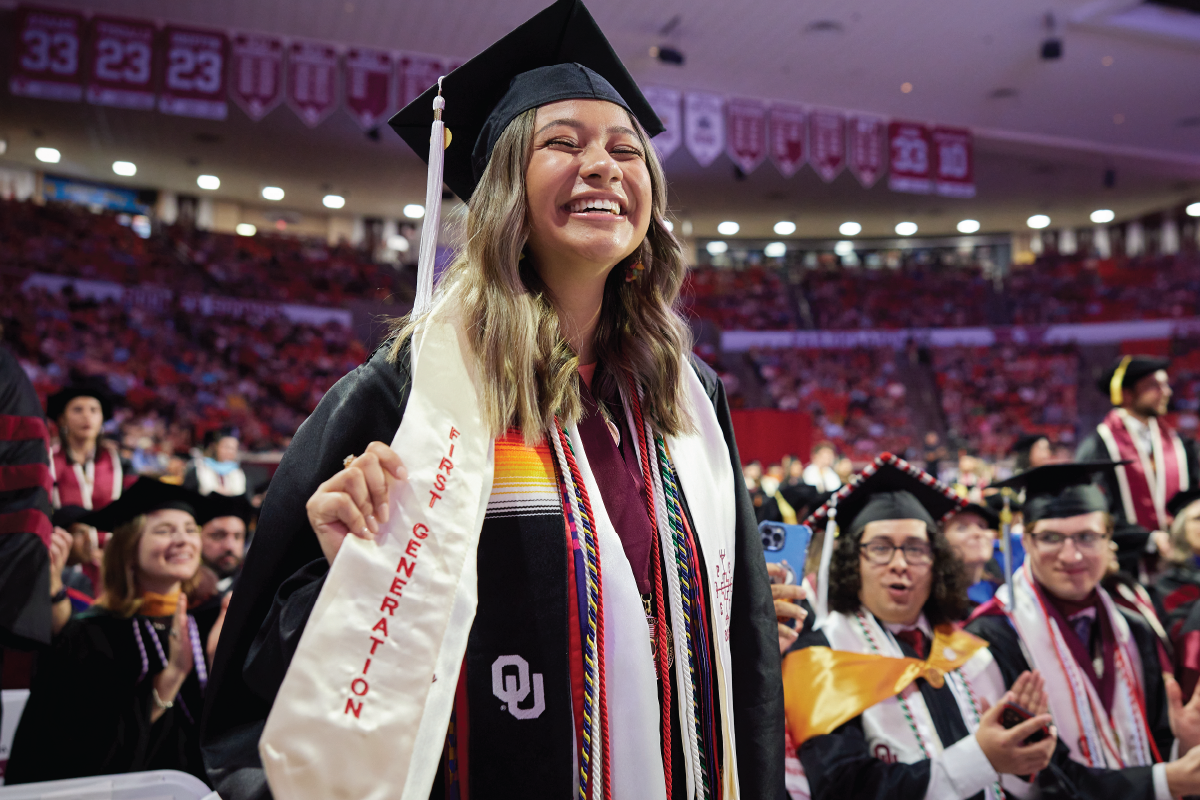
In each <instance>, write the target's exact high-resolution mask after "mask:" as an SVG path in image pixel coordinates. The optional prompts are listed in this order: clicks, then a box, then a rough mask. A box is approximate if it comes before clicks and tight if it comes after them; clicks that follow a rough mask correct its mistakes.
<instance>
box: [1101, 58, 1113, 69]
mask: <svg viewBox="0 0 1200 800" xmlns="http://www.w3.org/2000/svg"><path fill="white" fill-rule="evenodd" d="M1100 65H1101V66H1103V67H1111V66H1112V65H1113V57H1112V56H1105V57H1104V58H1102V59H1100Z"/></svg>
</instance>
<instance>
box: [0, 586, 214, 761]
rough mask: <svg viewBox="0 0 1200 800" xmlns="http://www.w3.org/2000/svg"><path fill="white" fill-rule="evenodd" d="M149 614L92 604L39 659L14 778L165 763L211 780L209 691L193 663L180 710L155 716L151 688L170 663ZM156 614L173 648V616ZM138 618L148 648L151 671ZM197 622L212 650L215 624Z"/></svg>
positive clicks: (15, 753) (15, 750) (15, 749)
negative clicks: (206, 736) (204, 756)
mask: <svg viewBox="0 0 1200 800" xmlns="http://www.w3.org/2000/svg"><path fill="white" fill-rule="evenodd" d="M146 619H147V618H146V617H141V616H134V617H133V618H126V617H121V616H118V615H116V614H114V613H113V612H111V611H109V610H108V609H106V608H99V607H93V608H92V609H90V610H88V611H86V612H84V613H82V614H79V615H77V616H75V617H74V618H72V620H71V621H70V622H69V623H67V626H66V627H65V628H63V630H62V632H61V633H60V634H59V635H58V637H56V638H55V640H54V644H53V646H52V647H51V649H49V650H47V651H45V652H44V653H43V654H42V655H41V656H40V657H39V659H38V666H37V673H36V675H35V676H34V679H33V686H32V688H31V691H30V695H29V702H28V703H27V704H26V706H25V711H24V713H23V714H22V716H21V723H20V725H19V726H18V727H17V731H16V736H15V738H14V739H13V745H12V753H11V755H10V757H9V761H8V770H7V772H6V774H5V776H4V777H5V782H6V783H8V784H16V783H31V782H34V781H51V780H60V779H64V778H79V777H85V776H91V775H111V774H115V773H123V772H142V771H146V770H156V769H173V770H180V771H182V772H188V773H191V774H192V775H195V776H196V777H197V778H199V779H201V780H203V781H205V782H206V783H207V782H208V778H207V776H206V775H205V772H204V764H203V761H202V760H201V757H200V725H199V723H200V710H201V708H203V703H204V698H203V696H202V692H201V688H200V682H199V680H198V678H197V671H196V670H195V669H194V668H193V669H192V671H191V672H190V673H189V674H188V676H187V678H186V679H185V680H184V682H183V688H182V690H181V691H180V693H179V697H178V698H176V700H175V705H174V707H173V708H169V709H167V710H166V711H164V712H163V715H162V716H161V717H159V718H158V720H156V721H155V722H153V723H151V722H150V712H151V711H152V710H153V709H154V699H153V698H152V697H151V694H150V691H151V687H152V686H153V678H154V676H155V675H157V674H158V673H159V672H161V671H162V669H163V665H162V662H161V661H160V660H159V658H158V655H157V652H156V650H155V648H154V643H153V641H152V640H150V638H149V637H150V633H149V631H147V630H146V627H145V623H144V620H146ZM149 621H150V623H151V626H152V627H153V628H154V630H155V633H156V634H157V636H158V638H159V641H160V642H161V643H162V651H163V653H169V652H170V644H169V642H170V639H169V632H170V628H171V618H170V617H163V618H151V619H150V620H149ZM135 622H136V624H137V625H138V626H139V627H140V628H141V636H142V643H143V646H144V647H145V651H146V659H147V666H148V668H147V670H146V674H145V675H144V676H142V675H141V673H142V668H143V661H142V657H141V654H140V650H139V648H138V643H137V640H136V639H135V637H134V632H133V626H134V624H135ZM197 622H198V625H197V627H198V628H199V630H200V637H201V642H202V644H201V647H202V648H203V642H204V641H205V640H206V639H207V637H208V632H209V630H210V627H208V626H206V625H204V624H200V622H199V621H197Z"/></svg>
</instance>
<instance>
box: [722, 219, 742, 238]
mask: <svg viewBox="0 0 1200 800" xmlns="http://www.w3.org/2000/svg"><path fill="white" fill-rule="evenodd" d="M741 229H742V226H741V225H738V224H737V223H736V222H733V221H732V220H725V221H724V222H722V223H721V224H720V225H718V226H717V233H719V234H721V235H722V236H733V235H734V234H735V233H737V232H738V231H740V230H741Z"/></svg>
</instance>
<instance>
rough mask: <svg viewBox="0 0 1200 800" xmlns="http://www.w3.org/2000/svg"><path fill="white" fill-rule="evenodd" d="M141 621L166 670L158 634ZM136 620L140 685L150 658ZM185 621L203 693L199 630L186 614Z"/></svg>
mask: <svg viewBox="0 0 1200 800" xmlns="http://www.w3.org/2000/svg"><path fill="white" fill-rule="evenodd" d="M141 619H142V624H143V625H144V626H145V628H146V633H148V634H150V641H152V642H154V652H155V654H156V655H157V656H158V661H159V663H160V664H162V666H163V669H166V667H167V654H166V652H165V651H164V650H163V646H162V641H160V640H159V638H158V632H157V631H156V630H154V625H152V624H151V622H150V620H148V619H146V618H145V617H142V618H141ZM137 620H138V618H137V617H134V618H133V639H134V641H135V642H137V646H138V655H140V656H141V659H142V671H141V673H140V674H139V675H138V678H137V683H141V681H142V679H143V678H145V677H146V675H147V673H149V672H150V658H149V656H148V654H147V653H146V642H145V641H144V640H143V639H142V631H141V628H139V627H138V624H137ZM187 620H188V638H190V639H191V643H192V663H193V664H194V665H195V667H196V678H197V679H198V680H199V681H200V691H201V693H203V692H204V689H205V688H206V687H207V686H208V668H207V666H206V665H205V663H204V652H203V651H202V650H201V649H200V629H199V628H198V627H197V625H196V618H195V617H193V616H192V615H191V614H188V618H187ZM176 697H178V695H176ZM178 699H179V705H180V706H181V707H182V708H183V713H184V714H187V718H188V719H189V720H191V721H192V722H195V720H194V719H192V714H191V712H190V711H188V707H187V703H185V702H183V698H182V697H179V698H178Z"/></svg>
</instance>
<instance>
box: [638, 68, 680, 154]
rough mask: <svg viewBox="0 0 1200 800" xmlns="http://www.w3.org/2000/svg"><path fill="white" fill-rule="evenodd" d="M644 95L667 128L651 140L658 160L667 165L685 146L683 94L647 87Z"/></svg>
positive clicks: (676, 90)
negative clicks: (669, 159) (680, 147)
mask: <svg viewBox="0 0 1200 800" xmlns="http://www.w3.org/2000/svg"><path fill="white" fill-rule="evenodd" d="M642 93H643V94H644V95H646V100H647V101H648V102H649V103H650V107H651V108H653V109H654V113H655V114H657V115H658V118H659V119H660V120H662V124H663V127H664V128H666V130H664V131H663V132H662V133H660V134H659V135H658V136H655V137H654V138H653V139H652V140H651V141H652V142H653V143H654V149H655V150H657V151H658V160H659V161H662V162H664V163H665V162H666V160H667V159H668V158H670V157H671V154H672V153H674V152H675V151H676V150H678V149H679V145H681V144H683V93H682V92H680V91H679V90H678V89H669V88H667V87H666V86H647V87H646V88H645V89H644V90H643V92H642Z"/></svg>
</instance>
